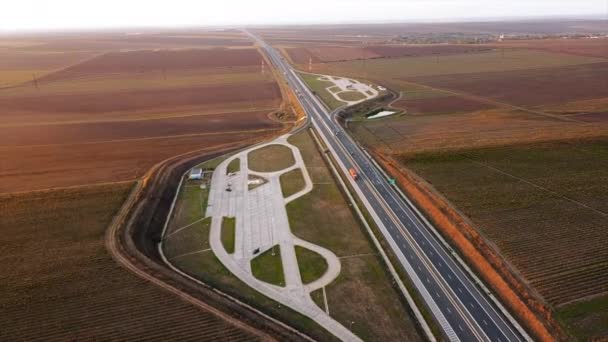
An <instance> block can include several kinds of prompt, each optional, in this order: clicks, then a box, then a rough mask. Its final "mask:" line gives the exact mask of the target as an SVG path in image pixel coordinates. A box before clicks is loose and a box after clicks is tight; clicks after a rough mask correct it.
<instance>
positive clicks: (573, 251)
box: [402, 137, 608, 334]
mask: <svg viewBox="0 0 608 342" xmlns="http://www.w3.org/2000/svg"><path fill="white" fill-rule="evenodd" d="M607 156H608V138H606V137H604V138H597V139H580V140H568V141H555V142H539V143H534V144H515V145H508V146H502V147H487V148H480V149H463V150H459V151H453V152H427V153H412V154H408V155H405V156H403V157H402V162H403V164H404V165H405V166H406V167H408V168H409V169H411V170H413V171H414V172H416V173H417V174H418V175H420V176H422V177H423V178H424V179H425V180H427V181H428V182H429V183H430V184H431V185H432V186H433V187H434V188H435V189H437V191H439V192H441V193H442V194H443V195H444V196H446V197H447V199H448V200H450V201H451V202H452V203H453V204H454V205H455V206H456V207H457V208H458V209H459V210H460V211H461V212H462V213H463V214H464V215H466V216H467V217H468V218H470V219H471V220H472V221H473V222H474V223H475V224H476V226H477V227H478V228H479V229H480V231H481V233H482V234H483V235H484V236H485V237H486V238H487V239H488V240H489V241H491V242H492V243H493V244H495V246H496V248H497V250H498V251H499V252H500V253H501V254H502V255H503V256H504V257H505V258H506V260H507V261H508V262H509V263H511V264H512V265H513V266H514V267H515V268H516V269H517V270H518V271H519V272H520V273H521V274H522V276H523V277H524V278H525V279H526V281H527V282H528V283H529V284H530V285H531V286H532V287H533V288H534V289H535V290H536V291H538V292H539V294H540V295H541V296H542V297H543V298H544V299H545V300H546V301H547V302H548V303H549V304H550V305H551V306H553V307H554V308H556V309H557V312H558V313H559V312H561V311H562V310H563V311H568V307H570V306H576V305H577V304H573V303H575V302H576V301H578V300H585V299H588V298H592V297H595V296H598V295H602V294H605V293H606V292H607V291H608V277H607V275H608V269H607V268H606V267H607V265H608V254H607V253H606V249H605V246H606V245H607V244H608V241H607V240H606V237H608V234H607V233H608V231H607V230H606V229H607V227H608V206H607V205H606V204H607V203H606V201H605V194H606V193H608V188H607V186H606V184H608V183H607V180H608V174H607V173H606V170H607V169H608V158H606V157H607ZM592 308H593V310H589V312H588V313H589V314H590V316H594V315H595V316H599V317H604V318H603V319H604V320H605V317H606V315H608V308H607V307H606V306H605V305H597V306H595V307H593V306H592ZM564 317H565V321H566V322H567V323H569V322H570V321H576V320H578V321H579V322H578V323H577V324H580V325H585V324H586V323H585V322H584V321H583V320H582V319H581V318H580V317H576V315H569V314H564ZM586 325H587V327H589V324H586ZM579 329H580V328H579ZM602 333H603V334H605V333H606V331H603V332H602Z"/></svg>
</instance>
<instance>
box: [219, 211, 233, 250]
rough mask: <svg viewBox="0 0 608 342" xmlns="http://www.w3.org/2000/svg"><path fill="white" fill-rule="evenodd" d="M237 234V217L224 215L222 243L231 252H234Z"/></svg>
mask: <svg viewBox="0 0 608 342" xmlns="http://www.w3.org/2000/svg"><path fill="white" fill-rule="evenodd" d="M235 234H236V218H235V217H222V234H221V236H222V245H223V246H224V249H225V250H226V252H228V253H229V254H232V253H234V237H235Z"/></svg>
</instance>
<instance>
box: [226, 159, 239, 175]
mask: <svg viewBox="0 0 608 342" xmlns="http://www.w3.org/2000/svg"><path fill="white" fill-rule="evenodd" d="M238 171H241V159H240V158H235V159H233V160H232V161H231V162H230V163H229V164H228V168H227V170H226V172H228V173H234V172H238Z"/></svg>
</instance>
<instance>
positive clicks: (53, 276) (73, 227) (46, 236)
mask: <svg viewBox="0 0 608 342" xmlns="http://www.w3.org/2000/svg"><path fill="white" fill-rule="evenodd" d="M132 186H133V183H131V182H126V183H119V184H114V185H101V186H87V187H80V188H77V189H69V190H56V191H40V192H29V193H24V194H4V195H0V211H1V212H2V215H0V227H2V233H3V234H2V238H1V239H2V249H1V252H0V260H1V261H2V262H1V263H0V282H1V283H2V287H3V292H4V294H5V295H3V296H2V298H0V307H2V315H1V317H0V340H3V341H21V340H23V341H31V340H46V341H50V340H90V339H97V340H134V339H146V340H151V341H154V340H156V341H166V340H167V339H181V340H185V339H205V338H210V337H212V338H217V339H222V338H227V339H230V340H238V341H252V340H257V337H256V336H252V335H250V333H248V332H246V331H243V330H240V329H238V328H236V327H234V326H232V325H230V324H228V323H226V322H225V321H223V320H221V319H220V318H218V317H217V316H215V315H214V314H211V313H209V312H204V311H201V310H200V309H198V308H195V307H194V306H191V305H190V304H187V303H185V302H182V301H180V300H179V299H177V298H176V297H175V296H173V295H172V294H169V293H168V292H165V291H164V290H161V289H160V288H157V287H156V286H155V285H152V284H150V283H148V282H147V281H145V280H142V279H140V278H138V277H137V276H136V275H134V274H130V273H129V272H127V271H126V270H124V269H122V268H121V267H120V266H119V265H117V264H116V262H115V261H114V260H113V259H112V257H111V256H110V255H109V254H108V252H107V251H106V249H105V246H104V237H105V231H106V228H107V226H108V225H109V223H110V221H111V219H112V217H113V216H114V214H115V213H116V211H117V210H118V209H119V208H120V206H121V205H122V203H123V201H124V199H125V198H126V196H127V195H128V194H129V192H130V190H131V188H132Z"/></svg>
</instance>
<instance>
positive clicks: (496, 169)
mask: <svg viewBox="0 0 608 342" xmlns="http://www.w3.org/2000/svg"><path fill="white" fill-rule="evenodd" d="M467 159H468V160H469V161H470V162H471V163H473V164H475V165H479V166H482V167H486V168H488V169H490V170H492V171H495V172H498V173H500V174H502V175H505V176H508V177H511V178H513V179H516V180H518V181H520V182H524V183H526V184H528V185H531V186H533V187H535V188H537V189H540V190H543V191H545V192H548V193H550V194H551V195H554V196H557V197H559V198H562V199H564V200H566V201H569V202H572V203H574V204H577V205H579V206H581V207H584V208H586V209H589V210H591V211H594V212H596V213H598V214H600V215H601V216H608V213H605V212H603V211H601V210H599V209H595V208H592V207H590V206H588V205H586V204H585V203H582V202H579V201H577V200H575V199H572V198H570V197H568V196H566V195H562V194H560V193H558V192H555V191H553V190H551V189H547V188H545V187H544V186H541V185H538V184H535V183H533V182H531V181H529V180H527V179H525V178H521V177H518V176H516V175H513V174H510V173H508V172H506V171H503V170H501V169H499V168H496V167H494V166H491V165H488V164H484V163H482V162H479V161H476V160H473V159H471V158H468V157H467Z"/></svg>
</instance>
